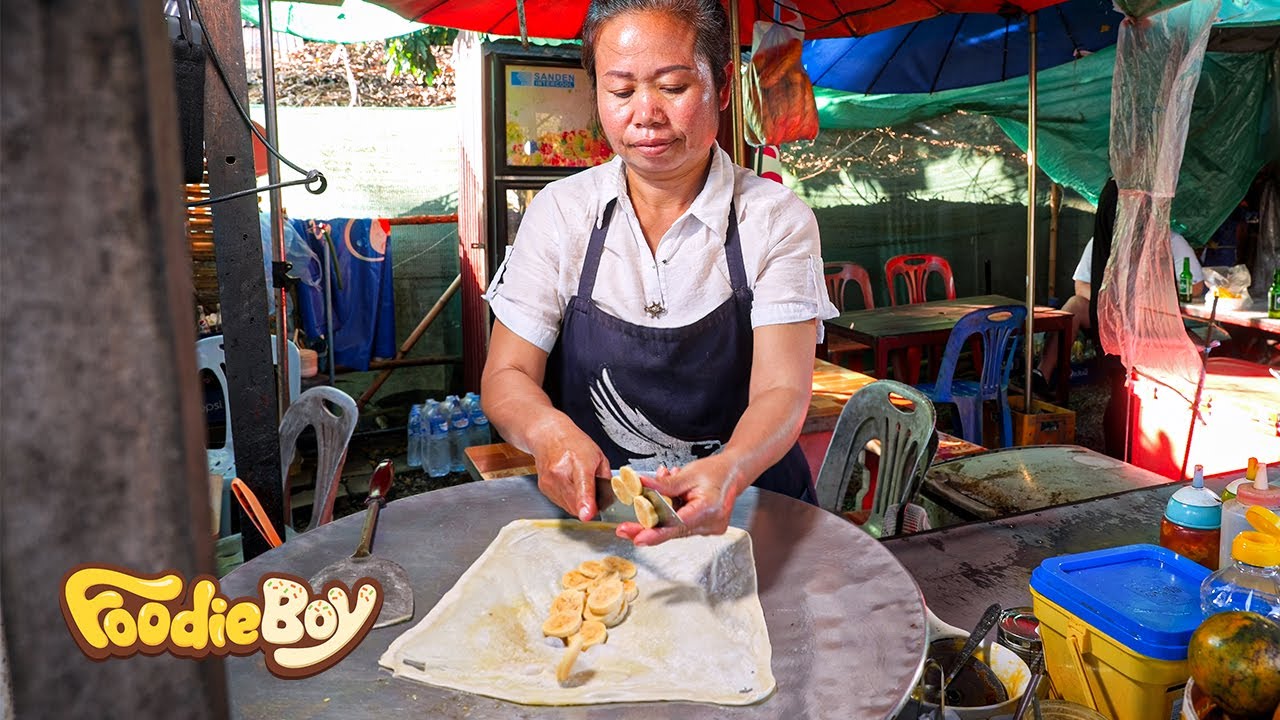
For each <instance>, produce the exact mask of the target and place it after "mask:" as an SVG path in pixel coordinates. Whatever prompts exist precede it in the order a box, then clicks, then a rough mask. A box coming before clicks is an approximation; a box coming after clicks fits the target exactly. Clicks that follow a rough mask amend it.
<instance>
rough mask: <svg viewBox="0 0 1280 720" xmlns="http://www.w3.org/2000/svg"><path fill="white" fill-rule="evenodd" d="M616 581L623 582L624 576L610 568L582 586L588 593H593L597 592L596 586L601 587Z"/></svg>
mask: <svg viewBox="0 0 1280 720" xmlns="http://www.w3.org/2000/svg"><path fill="white" fill-rule="evenodd" d="M615 581H616V582H622V578H621V577H619V576H618V573H616V572H613V571H612V570H610V571H608V572H606V573H605V574H603V575H601V576H600V577H598V578H592V579H591V580H589V581H588V582H587V584H586V585H584V586H583V587H582V589H583V590H586V591H587V595H590V594H591V593H593V592H595V591H596V588H598V587H600V586H601V585H604V584H606V583H611V582H615Z"/></svg>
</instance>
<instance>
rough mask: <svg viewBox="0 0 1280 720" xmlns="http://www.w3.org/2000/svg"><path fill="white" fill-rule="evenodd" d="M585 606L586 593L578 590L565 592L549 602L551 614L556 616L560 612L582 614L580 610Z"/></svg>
mask: <svg viewBox="0 0 1280 720" xmlns="http://www.w3.org/2000/svg"><path fill="white" fill-rule="evenodd" d="M586 604H587V593H586V592H584V591H583V590H580V589H576V588H575V589H571V590H565V591H564V592H562V593H560V594H559V595H557V596H556V599H555V600H552V601H551V614H552V615H556V614H559V613H562V612H567V613H577V614H578V615H581V614H582V609H583V608H584V607H586Z"/></svg>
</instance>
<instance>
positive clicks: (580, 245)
mask: <svg viewBox="0 0 1280 720" xmlns="http://www.w3.org/2000/svg"><path fill="white" fill-rule="evenodd" d="M712 153H713V155H712V159H711V169H710V172H709V173H708V175H707V181H706V184H705V185H704V186H703V188H702V190H701V192H699V193H698V195H697V197H695V198H694V201H693V203H692V204H691V205H690V206H689V209H688V210H686V211H685V213H684V214H683V215H681V216H680V217H679V218H677V219H676V221H675V223H673V224H672V226H671V229H670V230H668V231H667V233H666V235H664V236H663V237H662V239H661V240H660V241H659V243H658V248H657V252H656V253H651V252H650V250H649V245H648V243H647V242H645V238H644V233H643V232H641V230H640V222H639V220H638V219H637V217H636V213H635V209H634V208H633V207H632V205H631V202H630V200H629V199H628V196H627V193H626V192H625V188H626V175H625V169H624V166H623V164H622V160H621V159H620V158H616V157H615V158H614V159H613V160H611V161H609V162H608V163H605V164H603V165H599V166H596V167H594V168H590V169H588V170H584V171H582V172H580V173H577V174H575V175H571V176H569V177H567V178H564V179H562V180H557V181H555V182H553V183H550V184H548V185H547V186H546V187H544V188H543V189H542V190H541V191H540V192H539V193H538V194H537V195H536V196H535V197H534V199H533V202H531V203H530V204H529V207H528V209H527V210H526V211H525V215H524V218H523V220H522V221H521V223H520V230H519V231H518V232H517V234H516V240H515V244H514V245H512V246H511V247H510V248H509V250H508V254H507V257H506V259H505V260H504V261H503V263H502V266H501V267H500V268H499V269H498V272H497V273H496V274H495V275H494V278H493V280H492V281H491V282H490V284H489V290H488V292H487V293H486V294H485V299H486V300H488V301H489V304H490V307H492V309H493V313H494V315H495V316H497V318H498V319H499V320H501V321H502V324H503V325H506V326H507V327H508V328H510V329H511V331H512V332H514V333H515V334H516V335H519V336H520V337H521V338H524V339H525V340H527V341H529V342H530V343H532V344H534V345H536V346H537V347H539V348H541V349H542V350H544V351H546V352H551V349H552V347H553V346H554V345H555V342H556V339H557V338H558V337H559V334H560V323H561V319H562V318H563V316H564V311H565V308H566V307H567V306H568V303H569V299H570V298H572V297H573V296H574V295H576V294H577V292H578V279H579V277H580V276H581V274H582V264H583V260H584V259H585V257H586V253H587V244H588V241H589V239H590V237H591V231H592V230H593V229H594V228H596V227H598V226H599V225H600V224H601V223H602V222H603V220H604V210H605V207H606V206H607V205H608V203H609V201H610V200H614V199H615V198H616V199H617V204H616V206H615V208H614V211H613V217H612V219H611V220H610V223H609V231H608V234H607V235H606V236H605V243H604V251H603V255H602V256H601V258H600V268H599V272H598V274H597V276H596V284H595V290H594V292H593V293H592V299H593V300H594V301H595V303H596V305H597V306H599V307H600V308H601V309H602V310H604V311H605V312H607V313H609V314H610V315H613V316H614V317H617V318H618V319H620V320H624V321H626V322H629V323H631V324H633V325H642V326H649V327H664V328H674V327H683V326H685V325H689V324H691V323H693V322H695V321H697V320H699V319H701V318H703V317H704V316H706V315H707V314H708V313H710V312H711V311H712V310H715V309H716V308H717V307H719V306H720V304H721V303H723V302H724V301H725V300H727V299H728V298H729V296H730V295H732V294H733V289H732V287H731V285H730V280H729V265H728V260H727V259H726V257H725V252H724V241H725V233H726V231H727V229H728V217H729V203H730V200H731V199H732V200H733V201H734V211H735V212H736V214H737V220H738V236H739V239H740V242H741V246H742V258H743V265H744V266H745V270H746V275H747V282H748V285H749V286H750V288H751V290H752V292H753V295H754V302H753V303H752V308H751V324H752V327H761V326H764V325H776V324H783V323H792V322H801V321H805V320H814V319H818V320H825V319H827V318H832V317H835V316H836V315H838V314H839V312H838V311H837V310H836V307H835V306H834V305H832V304H831V301H830V300H829V299H828V298H827V289H826V284H825V282H824V279H823V270H822V257H821V246H820V243H819V238H818V222H817V219H816V218H815V217H814V215H813V211H812V210H811V209H810V208H809V206H807V205H805V204H804V202H803V201H801V200H800V198H798V197H796V195H795V194H794V193H793V192H791V191H790V190H789V189H787V188H785V187H783V186H782V185H780V184H778V183H776V182H773V181H770V180H765V179H762V178H760V177H758V176H757V175H755V174H754V173H752V172H751V171H750V170H749V169H747V168H744V167H739V166H737V165H735V164H734V163H733V161H732V160H731V159H730V158H729V155H728V154H727V153H725V152H724V151H723V150H721V149H720V148H719V147H718V146H717V147H715V148H713V150H712ZM654 303H658V304H660V305H661V306H662V307H663V308H665V312H664V313H662V314H661V315H660V316H658V317H653V316H651V315H650V314H649V313H648V312H646V310H645V308H646V307H648V306H651V305H653V304H654ZM822 336H823V335H822V325H821V323H819V325H818V341H819V342H821V341H822Z"/></svg>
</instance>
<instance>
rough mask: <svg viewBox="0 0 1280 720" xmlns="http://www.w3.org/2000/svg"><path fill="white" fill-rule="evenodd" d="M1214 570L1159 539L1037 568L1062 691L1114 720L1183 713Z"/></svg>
mask: <svg viewBox="0 0 1280 720" xmlns="http://www.w3.org/2000/svg"><path fill="white" fill-rule="evenodd" d="M1208 575H1209V570H1208V569H1207V568H1204V567H1202V566H1200V565H1198V564H1196V563H1194V562H1192V561H1190V560H1188V559H1186V558H1184V557H1182V556H1181V555H1178V554H1176V553H1174V552H1171V551H1169V550H1167V549H1165V548H1162V547H1159V546H1156V545H1128V546H1125V547H1118V548H1109V549H1106V550H1096V551H1093V552H1087V553H1080V554H1077V555H1063V556H1061V557H1055V558H1049V559H1047V560H1045V561H1044V562H1042V563H1041V564H1040V567H1038V568H1036V569H1035V571H1034V572H1032V573H1031V599H1032V605H1033V607H1034V608H1035V615H1036V617H1037V618H1038V619H1039V620H1040V636H1041V639H1042V640H1043V642H1044V655H1045V667H1046V668H1047V669H1048V671H1049V677H1050V678H1052V680H1053V686H1054V688H1055V689H1056V690H1057V692H1058V693H1059V694H1061V695H1062V697H1063V698H1065V699H1067V700H1070V701H1072V702H1077V703H1080V704H1082V705H1087V706H1089V707H1092V708H1094V709H1096V710H1098V711H1099V712H1101V713H1102V714H1103V715H1106V716H1107V717H1109V718H1112V720H1170V718H1177V717H1178V716H1179V713H1180V711H1181V708H1182V693H1183V689H1184V687H1185V685H1186V682H1187V676H1188V670H1187V643H1188V641H1189V640H1190V639H1191V633H1192V632H1194V631H1195V629H1196V627H1198V626H1199V625H1200V621H1201V620H1203V619H1204V615H1203V614H1202V613H1201V612H1200V583H1201V582H1202V581H1203V580H1204V579H1205V578H1206V577H1207V576H1208Z"/></svg>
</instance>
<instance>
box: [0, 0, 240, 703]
mask: <svg viewBox="0 0 1280 720" xmlns="http://www.w3.org/2000/svg"><path fill="white" fill-rule="evenodd" d="M0 37H2V38H3V40H2V43H0V58H2V59H3V64H2V66H0V143H2V145H0V150H2V153H3V161H2V164H3V172H2V173H0V244H2V245H0V258H3V259H0V398H2V400H0V403H2V405H0V475H2V476H3V478H2V480H0V614H2V616H3V619H2V623H0V624H2V625H3V641H4V646H5V647H4V648H0V650H2V651H3V653H4V654H5V655H6V656H7V659H8V662H7V663H6V666H7V668H8V671H9V675H10V677H9V680H10V685H9V687H10V688H11V692H12V698H11V699H12V709H13V712H14V714H15V715H16V716H17V717H32V718H37V717H46V718H81V717H94V718H112V717H120V718H150V717H166V716H172V715H175V714H180V715H182V716H183V717H184V718H220V717H224V716H225V715H226V699H225V697H226V692H225V677H224V672H223V664H222V662H221V661H218V660H205V661H202V662H194V661H191V660H183V659H179V658H176V657H172V656H169V655H161V656H158V657H142V656H138V657H134V658H132V659H129V660H108V661H106V662H92V661H90V660H89V659H88V658H86V657H84V656H83V655H82V654H81V653H80V651H79V650H78V649H77V647H76V645H75V643H74V642H73V641H72V638H71V634H70V632H69V631H68V629H67V627H66V625H65V624H64V622H63V619H62V617H61V612H60V609H59V601H58V598H59V592H60V585H61V582H60V581H61V579H62V577H63V575H64V573H66V572H67V571H68V570H69V569H70V568H71V567H73V566H75V565H77V564H79V563H86V562H101V563H112V564H116V565H121V566H124V567H126V568H129V569H131V570H136V571H138V572H146V573H155V572H159V571H161V570H167V569H174V570H177V571H179V572H181V573H183V574H184V575H185V576H186V577H188V578H190V577H192V576H193V575H195V574H197V573H201V572H212V569H213V551H212V535H211V528H210V523H211V518H210V507H209V494H208V489H207V488H208V484H207V483H208V480H207V475H206V472H205V453H204V442H203V440H204V438H203V419H202V413H201V402H200V398H199V396H198V393H197V375H196V367H195V352H194V342H195V328H194V311H193V290H192V285H191V264H190V258H189V256H188V251H187V247H186V239H185V234H184V231H183V221H182V209H181V202H182V195H181V184H180V183H181V177H180V173H179V159H178V158H179V153H178V132H177V124H176V112H177V111H176V105H175V100H174V81H173V70H172V66H171V60H170V50H169V44H168V41H167V38H166V35H165V27H164V24H163V22H162V18H161V11H160V4H159V3H138V2H125V1H124V0H102V1H100V2H92V3H88V2H61V3H48V2H35V1H34V0H6V2H5V3H4V5H3V8H2V10H0ZM0 687H3V683H0Z"/></svg>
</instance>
